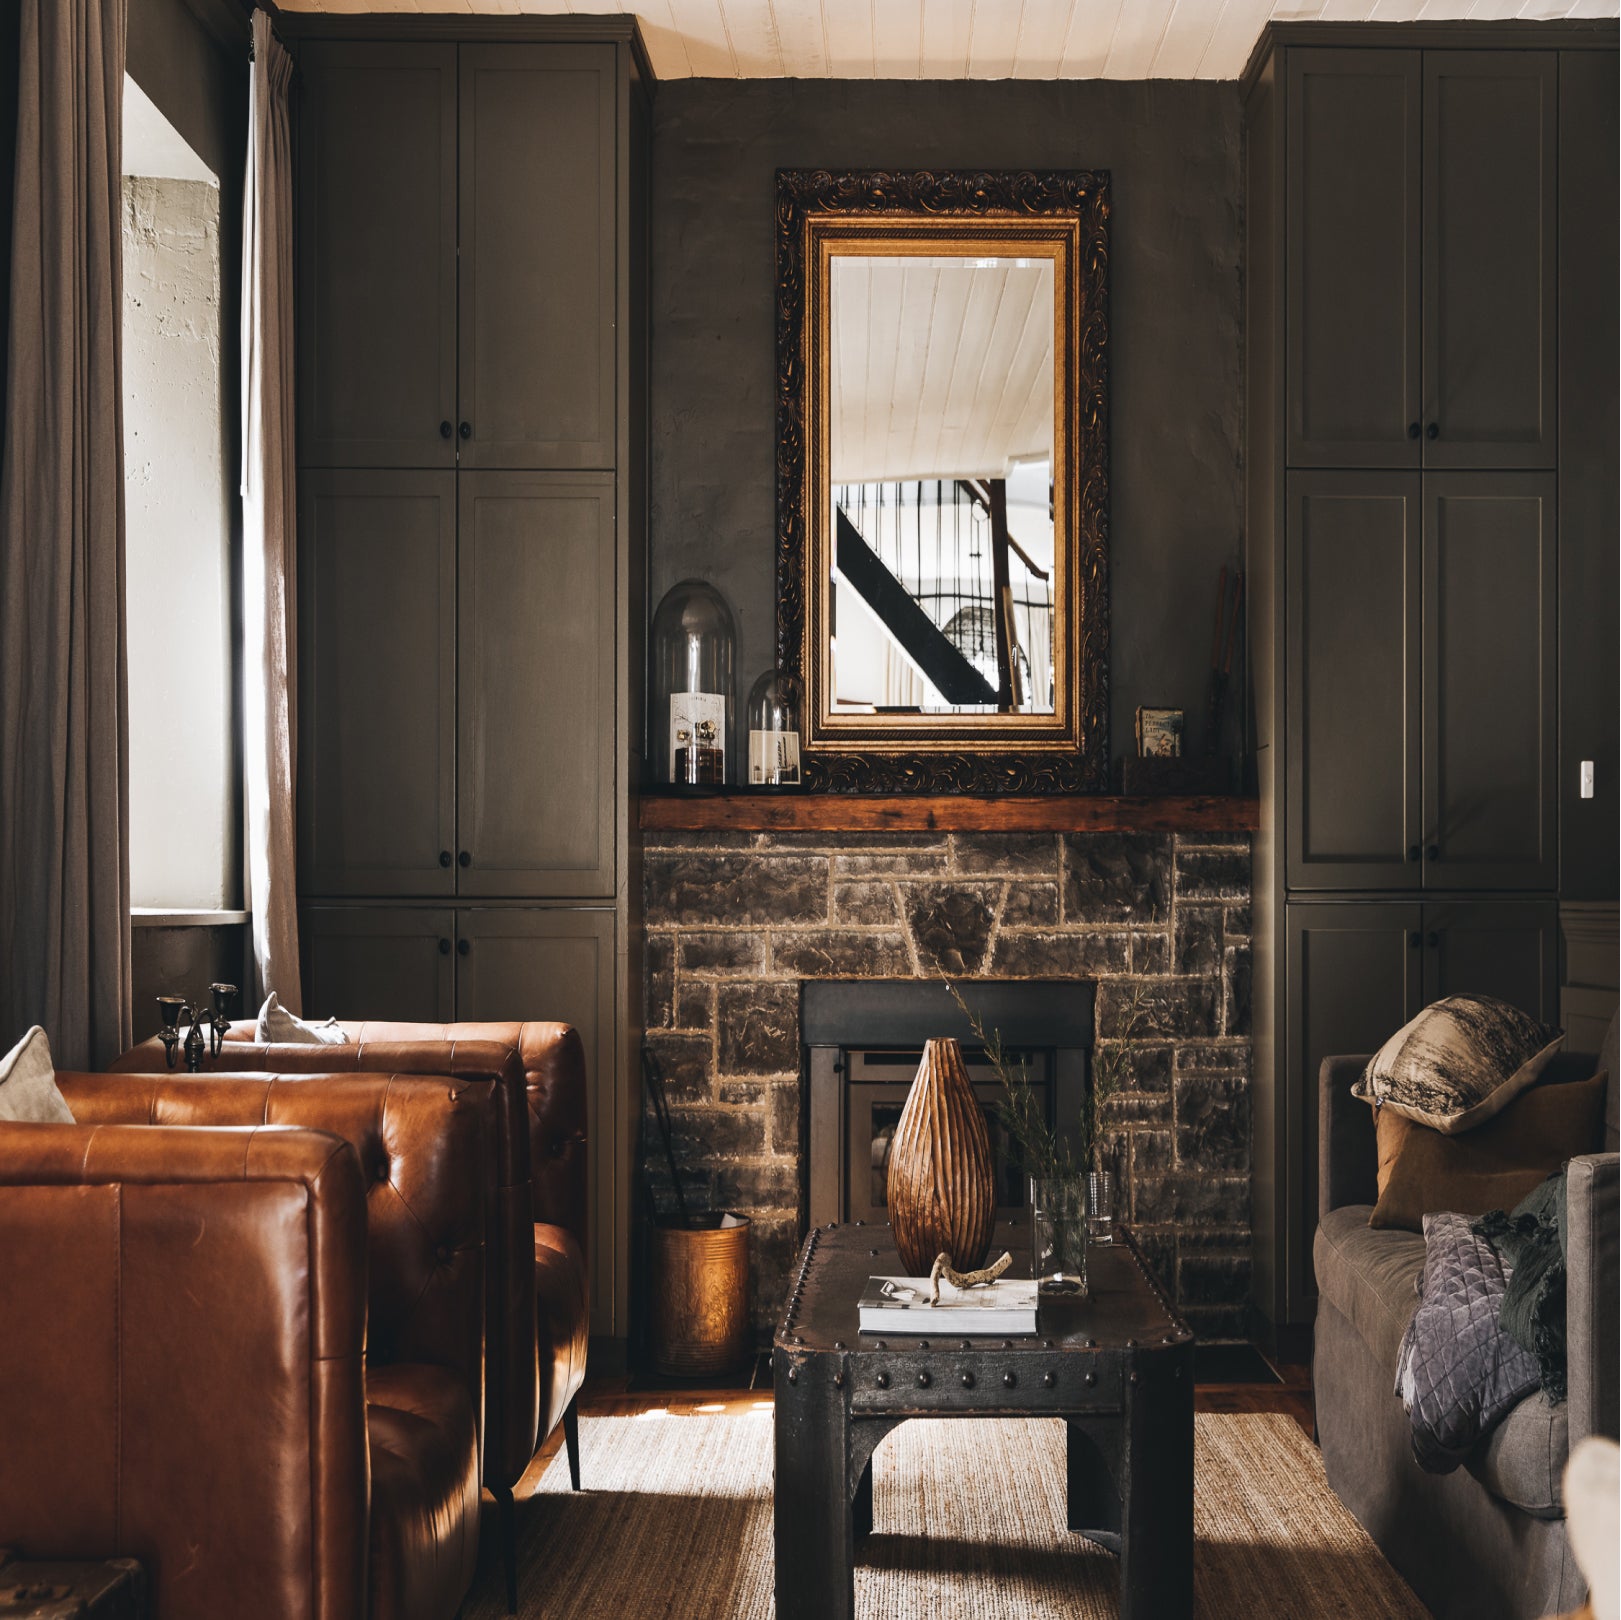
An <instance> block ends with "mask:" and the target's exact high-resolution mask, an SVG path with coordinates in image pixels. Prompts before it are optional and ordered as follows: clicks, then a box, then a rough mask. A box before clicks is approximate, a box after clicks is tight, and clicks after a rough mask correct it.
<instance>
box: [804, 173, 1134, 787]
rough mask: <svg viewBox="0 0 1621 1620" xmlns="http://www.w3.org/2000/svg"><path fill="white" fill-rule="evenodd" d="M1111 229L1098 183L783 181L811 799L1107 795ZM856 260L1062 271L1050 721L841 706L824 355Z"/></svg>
mask: <svg viewBox="0 0 1621 1620" xmlns="http://www.w3.org/2000/svg"><path fill="white" fill-rule="evenodd" d="M1108 230H1109V177H1108V174H1107V173H1105V172H1100V171H1066V172H1046V173H1034V172H1005V173H950V172H916V173H891V172H884V171H850V172H843V173H831V172H828V171H826V170H779V171H778V174H777V658H778V662H779V664H780V665H781V666H782V667H783V668H784V669H785V670H787V671H788V672H789V673H790V674H793V675H795V676H797V677H798V678H799V679H801V680H802V681H803V683H804V692H805V715H804V719H803V721H802V751H803V773H804V781H805V785H806V786H807V787H810V788H820V789H823V790H834V791H846V792H852V791H869V792H873V791H878V792H882V791H890V792H922V793H940V792H964V793H997V792H1004V793H1008V792H1041V791H1045V792H1099V791H1103V790H1105V788H1106V786H1107V781H1108V645H1109V618H1108V469H1109V458H1108V387H1107V382H1108V297H1107V295H1108V263H1109V255H1108ZM846 256H849V257H872V258H882V259H896V258H906V257H911V256H917V257H929V258H934V259H951V260H956V259H965V260H969V261H975V260H978V261H984V260H987V259H1013V260H1017V261H1019V262H1020V263H1021V264H1030V263H1037V264H1039V263H1040V262H1042V261H1046V262H1050V263H1051V265H1052V286H1053V296H1054V309H1053V349H1052V382H1053V390H1054V398H1053V425H1052V460H1051V482H1052V494H1051V512H1052V525H1053V558H1052V568H1051V570H1050V573H1051V591H1052V607H1053V611H1052V615H1051V631H1050V637H1051V648H1052V694H1051V709H1050V712H1041V713H1019V712H984V711H980V712H957V713H938V712H935V713H927V712H890V711H886V710H877V711H874V712H850V711H849V710H848V709H847V708H843V707H840V706H839V705H836V704H835V702H834V701H833V699H834V691H833V671H832V667H831V666H832V658H831V651H830V648H831V640H830V634H829V632H830V628H831V623H832V619H831V613H832V603H831V594H832V573H833V570H832V555H833V552H832V548H833V535H834V532H835V531H834V523H835V521H842V519H839V518H838V515H837V514H836V513H835V511H834V510H833V496H832V483H831V454H830V434H831V420H832V410H831V402H830V397H829V387H830V372H831V364H830V358H829V356H830V341H829V340H830V334H831V332H832V303H831V286H832V279H833V277H832V262H833V260H834V259H835V258H844V257H846ZM922 498H923V497H922V496H921V494H920V495H919V497H918V499H919V501H921V500H922ZM841 544H842V542H841Z"/></svg>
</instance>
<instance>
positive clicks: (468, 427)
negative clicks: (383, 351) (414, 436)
mask: <svg viewBox="0 0 1621 1620" xmlns="http://www.w3.org/2000/svg"><path fill="white" fill-rule="evenodd" d="M461 434H462V437H463V438H464V439H470V438H472V436H473V424H472V423H471V422H463V423H462V427H461ZM1430 437H1431V438H1432V439H1433V438H1434V437H1435V435H1434V434H1433V433H1432V434H1431V435H1430Z"/></svg>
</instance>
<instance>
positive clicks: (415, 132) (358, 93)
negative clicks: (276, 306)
mask: <svg viewBox="0 0 1621 1620" xmlns="http://www.w3.org/2000/svg"><path fill="white" fill-rule="evenodd" d="M300 72H301V74H302V77H303V88H302V93H301V94H300V96H299V98H298V99H299V107H300V123H299V181H300V184H299V188H298V191H299V239H298V253H299V298H300V308H299V339H300V341H299V380H298V389H299V433H300V460H301V461H302V462H303V463H304V464H305V465H306V466H314V467H449V466H452V465H454V463H455V459H456V445H455V440H454V439H453V438H451V437H448V436H444V435H442V434H441V432H440V424H441V422H448V421H449V420H450V419H451V418H452V417H453V416H454V414H455V409H456V48H455V46H453V45H388V44H380V43H379V44H367V45H340V44H321V43H311V44H309V45H307V46H306V47H305V49H304V51H303V53H302V55H301V57H300Z"/></svg>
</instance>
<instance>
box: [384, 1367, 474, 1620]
mask: <svg viewBox="0 0 1621 1620" xmlns="http://www.w3.org/2000/svg"><path fill="white" fill-rule="evenodd" d="M366 1436H367V1440H368V1442H369V1444H370V1450H371V1553H370V1568H371V1579H370V1587H371V1614H372V1617H373V1620H384V1617H387V1620H418V1617H421V1620H434V1617H438V1616H443V1615H447V1614H455V1613H456V1612H457V1610H458V1608H459V1607H460V1605H461V1601H462V1599H463V1598H464V1597H465V1596H466V1595H467V1589H468V1588H469V1587H470V1586H471V1585H472V1584H473V1575H474V1572H475V1571H476V1569H477V1567H478V1515H479V1495H478V1437H477V1433H476V1431H475V1429H474V1426H473V1408H472V1404H471V1402H470V1401H469V1400H468V1396H467V1387H466V1385H465V1384H464V1383H463V1382H462V1381H461V1379H460V1378H458V1377H457V1376H456V1375H455V1374H454V1373H452V1372H451V1371H449V1370H448V1369H447V1368H444V1367H436V1366H433V1365H432V1364H431V1363H425V1362H403V1363H394V1364H392V1365H383V1366H375V1365H369V1366H368V1367H367V1368H366Z"/></svg>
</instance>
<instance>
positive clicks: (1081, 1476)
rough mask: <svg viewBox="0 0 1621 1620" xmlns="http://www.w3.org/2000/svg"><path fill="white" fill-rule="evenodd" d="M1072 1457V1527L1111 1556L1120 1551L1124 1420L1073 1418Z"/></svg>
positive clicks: (1068, 1442) (1069, 1433)
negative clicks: (1120, 1473) (1122, 1432)
mask: <svg viewBox="0 0 1621 1620" xmlns="http://www.w3.org/2000/svg"><path fill="white" fill-rule="evenodd" d="M1064 1428H1065V1431H1066V1438H1065V1450H1066V1453H1067V1455H1068V1470H1067V1471H1068V1490H1067V1497H1068V1505H1069V1527H1070V1529H1071V1530H1076V1531H1079V1532H1080V1534H1081V1535H1083V1536H1085V1537H1086V1538H1087V1540H1088V1541H1095V1542H1097V1544H1098V1545H1099V1546H1100V1547H1106V1548H1107V1549H1108V1550H1109V1551H1110V1552H1119V1551H1120V1487H1119V1484H1118V1482H1117V1479H1116V1473H1117V1470H1118V1467H1119V1458H1120V1419H1119V1418H1118V1417H1108V1418H1084V1417H1080V1418H1069V1419H1066V1421H1065V1423H1064Z"/></svg>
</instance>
